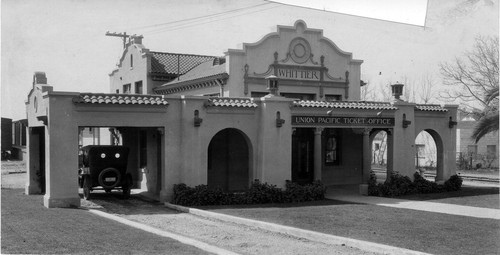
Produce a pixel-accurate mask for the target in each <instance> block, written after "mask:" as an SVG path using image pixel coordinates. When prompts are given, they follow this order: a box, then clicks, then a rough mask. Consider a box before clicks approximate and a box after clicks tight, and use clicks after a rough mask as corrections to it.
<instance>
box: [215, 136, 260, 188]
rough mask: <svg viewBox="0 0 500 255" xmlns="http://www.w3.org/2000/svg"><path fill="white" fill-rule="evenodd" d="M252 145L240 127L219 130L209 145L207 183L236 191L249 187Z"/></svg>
mask: <svg viewBox="0 0 500 255" xmlns="http://www.w3.org/2000/svg"><path fill="white" fill-rule="evenodd" d="M250 159H251V146H250V143H249V140H248V138H247V137H246V135H245V134H244V133H243V132H241V131H240V130H238V129H234V128H226V129H223V130H221V131H219V132H218V133H217V134H215V136H214V137H213V138H212V140H211V141H210V144H209V146H208V164H207V166H208V169H207V171H208V173H207V178H208V180H207V185H208V186H209V187H220V188H222V189H223V190H225V191H230V192H236V191H244V190H246V189H248V186H249V183H250V181H249V180H250Z"/></svg>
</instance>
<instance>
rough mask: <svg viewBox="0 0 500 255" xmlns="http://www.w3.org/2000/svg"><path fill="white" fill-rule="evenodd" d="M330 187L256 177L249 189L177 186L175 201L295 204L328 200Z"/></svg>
mask: <svg viewBox="0 0 500 255" xmlns="http://www.w3.org/2000/svg"><path fill="white" fill-rule="evenodd" d="M325 193H326V187H325V186H324V185H323V184H322V183H321V182H320V181H315V182H313V183H312V184H306V185H299V184H296V183H293V182H291V181H286V186H285V190H282V189H281V188H278V187H276V185H272V184H267V183H261V182H260V181H259V180H254V181H253V182H252V184H251V186H250V188H249V189H248V190H247V191H245V192H240V193H230V192H224V191H223V190H222V189H221V188H214V187H209V186H207V185H198V186H195V187H188V186H187V185H186V184H184V183H181V184H175V185H174V196H173V198H172V201H171V202H172V203H173V204H177V205H183V206H205V205H236V204H266V203H293V202H304V201H315V200H323V199H325Z"/></svg>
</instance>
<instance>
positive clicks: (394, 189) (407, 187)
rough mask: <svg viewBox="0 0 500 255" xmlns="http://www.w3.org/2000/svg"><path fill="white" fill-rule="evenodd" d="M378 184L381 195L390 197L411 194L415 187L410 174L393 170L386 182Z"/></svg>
mask: <svg viewBox="0 0 500 255" xmlns="http://www.w3.org/2000/svg"><path fill="white" fill-rule="evenodd" d="M377 186H378V187H379V192H380V194H381V195H384V196H390V197H394V196H401V195H405V194H409V193H410V192H411V191H412V188H413V187H412V182H411V179H410V178H409V177H408V176H403V175H400V174H399V173H398V172H392V173H391V177H390V178H389V179H388V180H386V181H385V183H384V184H379V185H377Z"/></svg>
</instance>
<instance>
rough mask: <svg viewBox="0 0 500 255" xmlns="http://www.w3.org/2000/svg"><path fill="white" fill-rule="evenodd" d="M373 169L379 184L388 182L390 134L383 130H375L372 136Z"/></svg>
mask: <svg viewBox="0 0 500 255" xmlns="http://www.w3.org/2000/svg"><path fill="white" fill-rule="evenodd" d="M370 142H371V143H370V144H371V155H370V156H371V169H372V171H373V172H374V173H375V175H376V176H377V181H378V182H384V181H386V180H387V174H388V172H387V168H388V167H387V164H388V163H389V162H388V158H387V155H388V153H387V152H388V149H389V146H388V132H387V131H386V130H383V129H374V130H373V131H372V133H371V134H370Z"/></svg>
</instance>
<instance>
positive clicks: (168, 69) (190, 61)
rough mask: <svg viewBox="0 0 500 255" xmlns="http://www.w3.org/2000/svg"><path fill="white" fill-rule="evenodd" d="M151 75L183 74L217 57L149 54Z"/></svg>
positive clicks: (164, 53)
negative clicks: (150, 55)
mask: <svg viewBox="0 0 500 255" xmlns="http://www.w3.org/2000/svg"><path fill="white" fill-rule="evenodd" d="M151 54H152V57H151V70H150V72H151V73H157V74H175V75H177V74H185V73H186V72H188V71H189V70H191V69H193V68H194V67H195V66H197V65H199V64H201V63H203V62H207V61H211V62H213V61H214V59H216V58H218V57H214V56H202V55H191V54H177V53H167V52H155V51H152V52H151Z"/></svg>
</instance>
